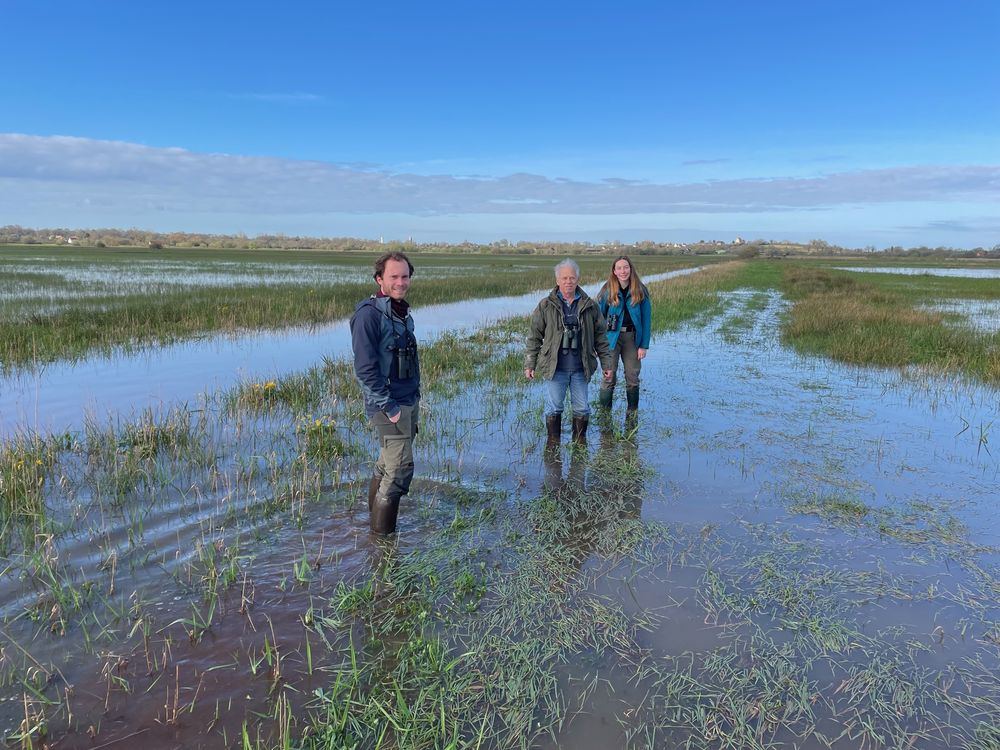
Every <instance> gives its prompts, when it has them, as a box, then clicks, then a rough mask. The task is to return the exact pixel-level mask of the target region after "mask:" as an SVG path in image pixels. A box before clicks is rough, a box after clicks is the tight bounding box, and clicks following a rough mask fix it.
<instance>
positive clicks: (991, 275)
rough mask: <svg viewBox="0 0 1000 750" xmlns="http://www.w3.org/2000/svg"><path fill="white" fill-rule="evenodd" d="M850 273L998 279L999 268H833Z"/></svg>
mask: <svg viewBox="0 0 1000 750" xmlns="http://www.w3.org/2000/svg"><path fill="white" fill-rule="evenodd" d="M835 268H836V270H838V271H851V272H852V273H895V274H902V275H904V276H952V277H958V278H965V279H1000V268H935V267H933V266H927V267H909V266H870V267H869V266H835Z"/></svg>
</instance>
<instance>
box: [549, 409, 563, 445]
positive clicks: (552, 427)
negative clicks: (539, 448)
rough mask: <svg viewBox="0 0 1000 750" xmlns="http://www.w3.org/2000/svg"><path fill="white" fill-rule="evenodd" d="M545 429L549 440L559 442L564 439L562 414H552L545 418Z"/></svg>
mask: <svg viewBox="0 0 1000 750" xmlns="http://www.w3.org/2000/svg"><path fill="white" fill-rule="evenodd" d="M545 431H546V432H547V433H548V442H550V443H558V442H559V440H560V439H562V414H550V415H549V416H547V417H546V418H545Z"/></svg>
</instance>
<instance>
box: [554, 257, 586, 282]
mask: <svg viewBox="0 0 1000 750" xmlns="http://www.w3.org/2000/svg"><path fill="white" fill-rule="evenodd" d="M564 266H569V267H570V268H572V269H573V273H574V274H575V275H576V278H580V266H578V265H577V264H576V261H575V260H573V259H572V258H567V259H566V260H564V261H561V262H560V263H557V264H556V278H557V279H558V278H559V269H560V268H563V267H564Z"/></svg>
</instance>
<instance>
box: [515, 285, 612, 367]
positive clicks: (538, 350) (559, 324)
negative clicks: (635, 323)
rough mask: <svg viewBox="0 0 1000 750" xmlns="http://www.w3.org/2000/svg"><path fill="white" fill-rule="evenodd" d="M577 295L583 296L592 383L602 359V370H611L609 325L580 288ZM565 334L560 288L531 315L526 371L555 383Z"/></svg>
mask: <svg viewBox="0 0 1000 750" xmlns="http://www.w3.org/2000/svg"><path fill="white" fill-rule="evenodd" d="M577 292H579V293H580V301H579V302H578V303H577V314H578V315H579V316H580V352H581V354H582V355H583V356H582V359H583V372H584V374H585V375H586V376H587V379H588V380H589V379H590V377H591V376H592V375H593V374H594V370H596V369H597V359H598V357H600V360H601V369H603V370H610V369H611V366H612V359H611V348H610V347H609V346H608V335H607V333H606V331H605V329H606V327H607V326H606V325H605V323H604V317H603V316H602V315H601V311H600V309H599V308H598V307H597V303H596V302H594V300H592V299H591V298H590V297H588V296H587V293H586V292H584V291H583V290H582V289H580V288H579V287H577ZM562 332H563V311H562V301H561V300H560V299H559V287H556V288H555V289H553V290H552V291H551V292H550V293H549V296H548V297H546V298H545V299H543V300H542V301H541V302H539V303H538V307H536V308H535V312H534V313H532V315H531V327H530V329H529V330H528V346H527V349H526V350H525V352H524V367H525V369H530V370H535V372H536V374H537V375H539V376H540V377H541V378H542V379H544V380H551V379H552V376H553V375H555V372H556V366H557V365H558V364H559V344H560V343H561V341H562Z"/></svg>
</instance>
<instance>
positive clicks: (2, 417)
mask: <svg viewBox="0 0 1000 750" xmlns="http://www.w3.org/2000/svg"><path fill="white" fill-rule="evenodd" d="M696 270H698V269H697V268H685V269H681V270H678V271H671V272H669V273H663V274H656V275H653V276H651V277H649V278H648V279H647V281H648V282H655V281H661V280H663V279H667V278H671V277H673V276H681V275H684V274H687V273H692V272H694V271H696ZM599 286H600V285H599V284H595V285H591V286H588V287H585V288H586V290H587V293H588V294H594V293H596V291H597V289H598V288H599ZM546 292H547V290H539V291H535V292H530V293H528V294H523V295H519V296H515V297H494V298H490V299H481V300H465V301H462V302H453V303H449V304H442V305H430V306H427V307H422V308H418V309H417V310H415V312H414V315H415V317H416V320H417V333H418V335H419V338H420V339H421V341H422V342H427V341H429V340H433V339H434V338H436V337H437V336H439V335H441V334H442V333H444V332H446V331H454V330H456V329H459V328H473V327H476V326H481V325H488V324H490V323H494V322H496V321H498V320H500V319H502V318H506V317H510V316H513V315H526V314H528V313H530V312H531V310H532V309H533V308H534V306H535V305H536V304H537V303H538V300H539V299H540V298H541V297H542V296H543V295H544V294H546ZM350 346H351V342H350V331H349V329H348V324H347V321H346V320H340V321H336V322H334V323H329V324H325V325H321V326H299V327H294V328H286V329H282V330H280V331H248V332H245V333H241V334H237V335H233V334H221V335H213V336H207V337H205V338H202V339H198V340H194V341H185V342H182V343H178V344H173V345H170V346H164V347H158V348H151V349H146V350H143V351H141V352H124V351H117V352H113V353H111V354H110V355H98V356H94V357H91V358H90V359H87V360H84V361H81V362H75V363H70V362H57V363H53V364H49V365H45V366H42V367H40V368H39V369H37V370H35V371H30V372H26V371H22V372H18V373H14V374H12V375H7V376H4V377H0V436H9V435H13V434H16V433H18V432H23V431H30V432H36V433H59V432H63V431H65V430H77V429H80V428H81V427H82V426H83V424H84V423H85V421H86V420H87V419H88V418H96V419H97V420H100V421H103V420H104V419H108V418H114V419H121V420H129V419H130V418H133V417H134V416H136V415H138V414H140V413H141V412H142V411H143V410H145V409H148V408H162V407H163V406H164V405H167V404H176V403H187V404H189V405H204V403H205V401H206V399H207V397H206V395H205V394H208V393H212V392H215V391H219V390H222V389H225V388H228V387H231V386H233V385H234V384H236V383H239V382H246V381H254V380H255V379H267V378H274V377H280V376H282V375H286V374H289V373H293V372H301V371H303V370H307V369H308V368H310V367H313V366H315V365H317V364H318V363H319V362H320V360H321V358H322V357H323V356H324V355H325V356H329V357H333V358H339V357H344V356H347V355H348V354H349V353H350Z"/></svg>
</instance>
